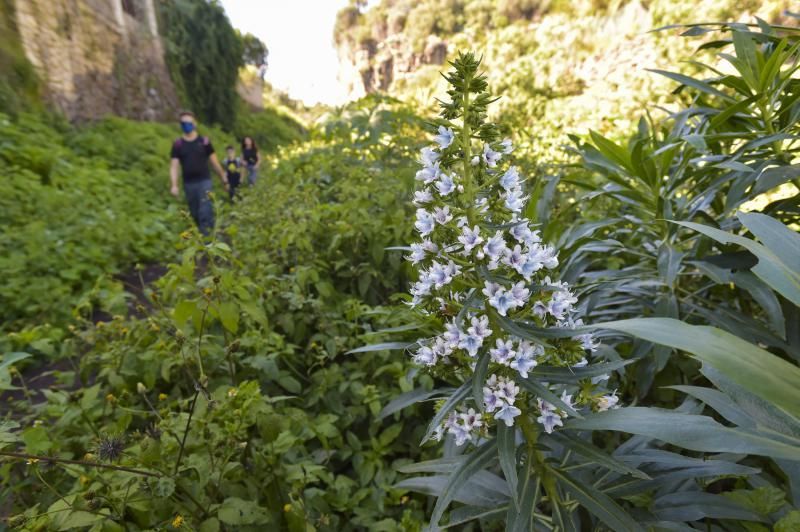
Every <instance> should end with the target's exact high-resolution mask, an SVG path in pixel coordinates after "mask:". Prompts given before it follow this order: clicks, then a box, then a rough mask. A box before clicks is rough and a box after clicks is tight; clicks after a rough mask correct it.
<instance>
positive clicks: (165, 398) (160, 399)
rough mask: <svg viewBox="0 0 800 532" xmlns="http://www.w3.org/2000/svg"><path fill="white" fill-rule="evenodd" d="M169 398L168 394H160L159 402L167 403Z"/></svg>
mask: <svg viewBox="0 0 800 532" xmlns="http://www.w3.org/2000/svg"><path fill="white" fill-rule="evenodd" d="M167 397H169V396H168V395H167V394H165V393H160V394H158V400H159V401H166V400H167Z"/></svg>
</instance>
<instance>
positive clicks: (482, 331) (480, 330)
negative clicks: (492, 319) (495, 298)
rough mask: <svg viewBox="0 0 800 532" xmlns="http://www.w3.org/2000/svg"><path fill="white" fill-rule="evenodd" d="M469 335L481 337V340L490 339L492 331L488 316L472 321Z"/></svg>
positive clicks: (474, 318) (475, 318)
mask: <svg viewBox="0 0 800 532" xmlns="http://www.w3.org/2000/svg"><path fill="white" fill-rule="evenodd" d="M467 332H468V333H469V334H474V335H476V336H480V337H481V338H489V337H490V336H491V335H492V330H491V329H490V328H489V318H488V316H481V317H480V318H478V317H473V318H472V319H471V320H470V327H469V328H468V329H467Z"/></svg>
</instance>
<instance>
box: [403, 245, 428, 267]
mask: <svg viewBox="0 0 800 532" xmlns="http://www.w3.org/2000/svg"><path fill="white" fill-rule="evenodd" d="M406 259H407V260H409V261H411V264H417V263H418V262H420V261H423V260H425V248H424V247H422V244H421V243H414V244H411V255H406Z"/></svg>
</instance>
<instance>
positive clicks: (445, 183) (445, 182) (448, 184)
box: [436, 174, 456, 196]
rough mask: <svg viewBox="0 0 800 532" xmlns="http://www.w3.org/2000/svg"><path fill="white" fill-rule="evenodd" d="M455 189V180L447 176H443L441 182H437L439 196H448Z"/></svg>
mask: <svg viewBox="0 0 800 532" xmlns="http://www.w3.org/2000/svg"><path fill="white" fill-rule="evenodd" d="M455 189H456V184H455V183H454V182H453V178H452V177H450V176H449V175H447V174H442V175H441V177H440V178H439V181H437V182H436V190H438V191H439V194H441V195H442V196H447V195H448V194H450V193H451V192H453V191H454V190H455Z"/></svg>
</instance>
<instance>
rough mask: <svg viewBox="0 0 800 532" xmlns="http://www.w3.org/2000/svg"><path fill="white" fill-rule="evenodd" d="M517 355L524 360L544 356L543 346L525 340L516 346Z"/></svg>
mask: <svg viewBox="0 0 800 532" xmlns="http://www.w3.org/2000/svg"><path fill="white" fill-rule="evenodd" d="M517 353H519V356H522V357H526V358H534V357H538V356H541V355H543V354H544V346H542V345H539V344H531V343H530V342H529V341H527V340H522V341H520V343H519V345H518V346H517Z"/></svg>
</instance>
